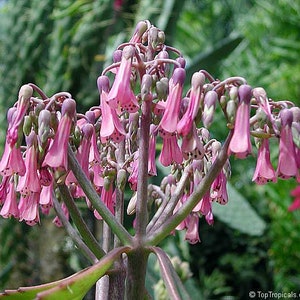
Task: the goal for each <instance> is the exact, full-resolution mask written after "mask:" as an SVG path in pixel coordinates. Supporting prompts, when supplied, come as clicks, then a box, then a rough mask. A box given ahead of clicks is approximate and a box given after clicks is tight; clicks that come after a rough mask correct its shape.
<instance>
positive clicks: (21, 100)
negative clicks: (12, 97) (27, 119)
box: [7, 85, 33, 146]
mask: <svg viewBox="0 0 300 300" xmlns="http://www.w3.org/2000/svg"><path fill="white" fill-rule="evenodd" d="M32 93H33V89H32V87H31V86H30V85H23V86H22V87H21V88H20V91H19V97H18V102H17V110H16V113H15V114H14V116H13V118H12V120H11V122H10V123H9V126H8V130H7V141H8V143H9V144H10V145H11V146H13V145H14V144H15V143H16V142H17V140H18V129H19V126H20V125H21V123H22V121H23V119H24V116H25V114H26V111H27V109H28V106H29V101H30V98H31V96H32Z"/></svg>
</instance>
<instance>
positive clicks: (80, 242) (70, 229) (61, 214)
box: [53, 196, 98, 264]
mask: <svg viewBox="0 0 300 300" xmlns="http://www.w3.org/2000/svg"><path fill="white" fill-rule="evenodd" d="M53 205H54V209H55V211H56V213H57V216H58V217H59V219H60V221H61V222H62V224H63V225H64V228H65V229H66V231H67V233H68V235H69V237H70V238H71V239H72V240H73V241H74V243H75V244H76V245H77V247H78V249H80V250H81V252H82V253H83V254H84V256H85V257H86V258H87V259H88V260H89V261H90V262H91V263H92V264H94V263H95V262H97V261H98V259H97V257H96V256H95V254H94V253H93V252H92V251H91V250H90V249H89V247H88V246H87V245H86V244H85V243H84V241H83V240H82V239H81V237H80V235H79V234H78V232H77V231H76V230H75V229H74V228H73V227H72V225H71V224H70V222H69V221H68V220H67V218H66V216H65V214H64V212H63V210H62V208H61V207H60V204H59V202H58V200H57V199H56V197H55V196H53Z"/></svg>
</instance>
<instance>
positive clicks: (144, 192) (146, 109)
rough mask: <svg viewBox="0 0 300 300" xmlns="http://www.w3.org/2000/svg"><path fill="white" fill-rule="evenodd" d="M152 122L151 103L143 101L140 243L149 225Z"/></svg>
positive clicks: (138, 196)
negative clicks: (149, 170)
mask: <svg viewBox="0 0 300 300" xmlns="http://www.w3.org/2000/svg"><path fill="white" fill-rule="evenodd" d="M150 122H151V101H143V104H142V116H141V125H140V142H139V158H138V159H139V167H138V183H137V203H136V239H137V241H138V243H140V242H141V241H142V240H143V239H144V236H145V233H146V226H147V223H148V209H147V201H148V156H149V135H150Z"/></svg>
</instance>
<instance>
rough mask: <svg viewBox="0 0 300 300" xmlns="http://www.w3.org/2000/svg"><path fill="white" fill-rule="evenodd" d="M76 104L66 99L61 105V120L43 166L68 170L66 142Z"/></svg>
mask: <svg viewBox="0 0 300 300" xmlns="http://www.w3.org/2000/svg"><path fill="white" fill-rule="evenodd" d="M75 110H76V102H75V101H74V100H73V99H66V100H65V101H64V102H63V104H62V109H61V111H62V118H61V120H60V122H59V124H58V128H57V132H56V135H55V137H54V140H53V141H52V143H51V144H50V147H49V150H48V151H47V154H46V156H45V159H44V162H43V166H50V167H52V168H58V167H64V168H65V170H67V169H68V153H67V148H68V141H69V135H70V131H71V126H72V119H73V117H74V115H75Z"/></svg>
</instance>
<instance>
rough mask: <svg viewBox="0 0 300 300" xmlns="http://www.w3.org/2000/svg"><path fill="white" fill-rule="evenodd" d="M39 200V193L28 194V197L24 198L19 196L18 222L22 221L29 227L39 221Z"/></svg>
mask: <svg viewBox="0 0 300 300" xmlns="http://www.w3.org/2000/svg"><path fill="white" fill-rule="evenodd" d="M39 199H40V193H30V195H29V196H26V197H23V196H22V195H21V198H20V202H19V205H18V209H19V212H20V216H19V218H20V221H23V220H24V221H25V222H26V224H28V225H30V226H33V225H35V224H36V223H38V222H39V221H40V216H39Z"/></svg>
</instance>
